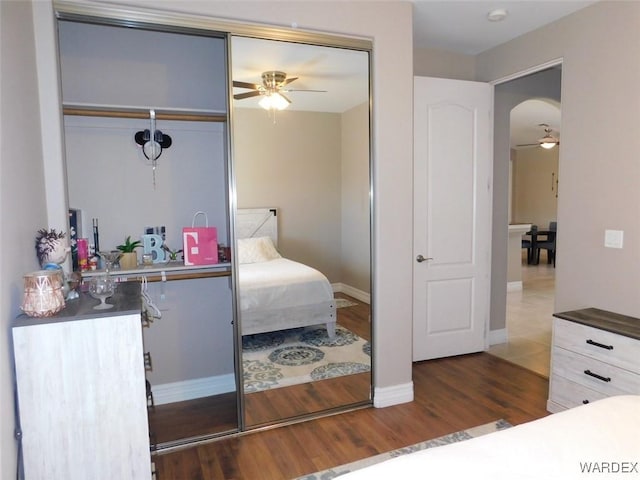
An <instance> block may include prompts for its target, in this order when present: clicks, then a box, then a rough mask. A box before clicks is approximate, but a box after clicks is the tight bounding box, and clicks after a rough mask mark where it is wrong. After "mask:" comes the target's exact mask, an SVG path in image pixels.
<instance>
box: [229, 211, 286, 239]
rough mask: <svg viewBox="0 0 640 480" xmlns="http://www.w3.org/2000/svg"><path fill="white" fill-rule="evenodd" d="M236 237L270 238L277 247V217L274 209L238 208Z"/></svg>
mask: <svg viewBox="0 0 640 480" xmlns="http://www.w3.org/2000/svg"><path fill="white" fill-rule="evenodd" d="M236 237H237V238H253V237H271V239H272V240H273V244H274V245H275V246H278V216H277V209H275V208H239V209H238V211H237V212H236Z"/></svg>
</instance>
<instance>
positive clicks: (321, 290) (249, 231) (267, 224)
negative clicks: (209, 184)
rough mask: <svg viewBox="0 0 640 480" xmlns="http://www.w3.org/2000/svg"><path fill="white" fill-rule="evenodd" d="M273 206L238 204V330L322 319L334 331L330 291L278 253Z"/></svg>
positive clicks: (318, 278) (300, 324)
mask: <svg viewBox="0 0 640 480" xmlns="http://www.w3.org/2000/svg"><path fill="white" fill-rule="evenodd" d="M275 222H276V216H275V210H274V209H250V210H243V209H240V210H239V211H238V215H237V232H238V233H237V234H238V252H237V254H238V256H237V258H238V264H239V265H238V278H239V292H240V294H239V303H240V322H241V326H242V335H250V334H254V333H264V332H272V331H276V330H284V329H288V328H296V327H305V326H309V325H319V324H325V325H326V327H327V332H328V334H329V337H331V338H333V336H334V335H335V326H336V313H335V301H334V298H333V290H332V288H331V284H330V283H329V281H328V280H327V278H326V277H325V276H324V275H323V274H322V273H321V272H319V271H318V270H316V269H314V268H312V267H309V266H308V265H304V264H302V263H298V262H294V261H292V260H289V259H286V258H282V257H281V256H280V254H279V253H278V251H277V250H276V248H275V241H277V226H276V225H275Z"/></svg>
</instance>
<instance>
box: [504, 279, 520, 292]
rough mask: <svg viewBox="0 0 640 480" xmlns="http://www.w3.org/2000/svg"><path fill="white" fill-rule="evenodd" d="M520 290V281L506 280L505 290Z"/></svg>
mask: <svg viewBox="0 0 640 480" xmlns="http://www.w3.org/2000/svg"><path fill="white" fill-rule="evenodd" d="M520 290H522V281H518V282H507V292H519V291H520Z"/></svg>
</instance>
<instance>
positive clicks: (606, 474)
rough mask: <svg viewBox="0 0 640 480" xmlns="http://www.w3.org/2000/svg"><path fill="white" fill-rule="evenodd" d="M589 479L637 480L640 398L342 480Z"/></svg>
mask: <svg viewBox="0 0 640 480" xmlns="http://www.w3.org/2000/svg"><path fill="white" fill-rule="evenodd" d="M587 469H589V470H590V471H591V473H587V472H586V470H587ZM624 470H626V474H625V472H624ZM589 478H594V479H598V480H600V479H611V478H616V479H622V478H640V396H631V395H627V396H616V397H610V398H607V399H603V400H600V401H597V402H593V403H591V404H588V405H584V406H580V407H577V408H573V409H570V410H566V411H564V412H561V413H556V414H554V415H550V416H548V417H544V418H541V419H539V420H536V421H533V422H529V423H526V424H522V425H519V426H516V427H513V428H509V429H507V430H503V431H499V432H496V433H491V434H489V435H485V436H482V437H479V438H474V439H471V440H466V441H463V442H458V443H454V444H451V445H446V446H443V447H437V448H433V449H428V450H423V451H420V452H416V453H412V454H409V455H404V456H401V457H398V458H395V459H393V460H388V461H386V462H383V463H381V464H378V465H373V466H371V467H367V468H364V469H361V470H357V471H355V472H352V473H348V474H346V475H344V476H341V477H340V480H343V479H344V480H365V479H366V480H383V479H384V480H408V479H416V480H417V479H420V480H427V479H428V480H432V479H487V480H489V479H491V480H521V479H522V480H528V479H531V480H533V479H536V480H555V479H557V480H572V479H581V480H586V479H589Z"/></svg>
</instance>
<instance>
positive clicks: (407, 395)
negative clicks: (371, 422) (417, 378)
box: [373, 382, 413, 408]
mask: <svg viewBox="0 0 640 480" xmlns="http://www.w3.org/2000/svg"><path fill="white" fill-rule="evenodd" d="M408 402H413V382H409V383H405V384H403V385H393V386H392V387H382V388H378V387H376V388H374V391H373V406H374V407H376V408H384V407H391V406H392V405H400V404H401V403H408Z"/></svg>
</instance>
